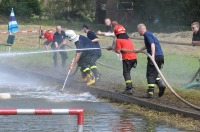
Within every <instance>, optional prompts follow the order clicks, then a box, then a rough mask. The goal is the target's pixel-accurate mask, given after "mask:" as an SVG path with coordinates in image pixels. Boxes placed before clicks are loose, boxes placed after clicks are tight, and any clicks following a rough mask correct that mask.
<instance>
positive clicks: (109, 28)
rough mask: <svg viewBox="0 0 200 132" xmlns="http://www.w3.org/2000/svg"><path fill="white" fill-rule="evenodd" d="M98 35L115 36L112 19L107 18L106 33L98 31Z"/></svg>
mask: <svg viewBox="0 0 200 132" xmlns="http://www.w3.org/2000/svg"><path fill="white" fill-rule="evenodd" d="M97 34H98V35H104V36H114V33H113V25H112V21H111V19H110V18H105V31H104V32H102V31H100V30H99V31H97Z"/></svg>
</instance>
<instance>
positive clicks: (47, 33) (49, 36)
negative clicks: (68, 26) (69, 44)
mask: <svg viewBox="0 0 200 132" xmlns="http://www.w3.org/2000/svg"><path fill="white" fill-rule="evenodd" d="M41 32H42V35H41V36H40V37H39V38H40V39H46V41H45V42H44V47H45V48H46V49H47V50H48V48H49V47H48V46H49V45H51V44H52V42H53V35H54V34H53V32H52V30H41Z"/></svg>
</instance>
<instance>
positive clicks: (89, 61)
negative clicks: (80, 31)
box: [65, 30, 96, 86]
mask: <svg viewBox="0 0 200 132" xmlns="http://www.w3.org/2000/svg"><path fill="white" fill-rule="evenodd" d="M65 34H66V36H67V39H68V40H69V41H71V42H72V43H74V44H75V46H76V48H77V49H86V48H95V44H94V43H93V42H92V41H91V40H90V39H88V38H87V37H85V36H82V35H76V33H75V32H74V31H73V30H66V31H65ZM95 51H96V50H77V51H76V54H75V59H74V63H73V64H72V65H71V67H70V70H72V69H73V68H74V66H75V65H76V64H78V67H80V71H81V73H82V78H83V81H85V82H86V84H87V86H90V85H92V84H94V83H95V82H96V79H95V76H94V74H93V72H92V70H91V69H90V67H91V66H95V63H96V59H93V57H96V53H95Z"/></svg>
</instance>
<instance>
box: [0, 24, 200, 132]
mask: <svg viewBox="0 0 200 132" xmlns="http://www.w3.org/2000/svg"><path fill="white" fill-rule="evenodd" d="M36 23H38V25H37V24H24V25H20V30H38V29H39V27H40V25H39V22H36ZM43 24H44V25H45V26H42V27H43V29H49V28H54V26H55V25H58V24H59V25H62V26H63V28H64V29H66V28H67V29H76V31H77V33H81V34H83V32H81V30H80V29H81V26H82V25H81V24H80V23H73V24H72V23H64V22H56V21H55V22H48V23H47V22H44V23H43ZM46 25H48V26H46ZM0 29H1V31H6V30H7V25H0ZM83 35H85V34H83ZM7 36H8V35H7V34H2V39H1V40H0V41H1V43H4V42H5V41H6V38H7ZM38 37H39V34H37V33H35V34H34V33H28V34H16V41H15V44H14V45H13V47H12V52H24V51H38V49H37V47H38V43H39V39H38ZM100 39H101V41H100V44H101V46H110V45H111V44H112V38H108V37H100ZM43 41H44V40H42V42H41V44H42V43H43ZM133 43H134V45H135V48H136V49H138V48H140V47H141V46H142V45H143V41H139V40H133ZM0 48H1V51H2V53H3V52H4V47H0ZM162 48H163V51H164V54H165V65H164V68H163V69H162V72H163V74H164V76H165V77H166V79H167V80H168V81H169V82H170V84H171V85H172V86H173V87H174V88H175V90H176V91H177V93H178V94H180V95H181V96H182V97H183V98H185V99H187V100H188V101H190V102H192V103H193V104H196V105H198V106H200V101H199V98H200V91H199V90H185V91H181V90H179V89H178V88H179V87H180V86H181V85H184V84H186V83H187V82H189V81H190V80H191V78H192V76H193V75H194V74H195V72H196V71H197V70H198V68H199V60H198V58H199V49H198V47H192V46H191V47H189V46H177V45H167V44H162ZM40 50H44V47H43V45H41V49H40ZM68 55H69V59H68V60H69V61H67V66H69V65H70V63H71V60H72V58H73V56H74V52H68ZM0 61H1V62H2V63H9V64H11V65H13V66H15V67H18V68H22V69H27V70H34V71H37V72H44V69H45V70H46V71H48V70H51V69H53V60H52V54H51V53H45V54H37V55H26V56H15V57H1V59H0ZM99 61H100V62H102V63H104V64H106V65H109V66H111V67H114V68H117V69H119V70H111V69H108V68H106V67H102V66H100V65H98V67H99V70H100V71H101V73H102V83H100V85H98V87H100V88H103V89H109V90H116V91H122V90H124V87H125V84H124V79H123V76H122V63H121V61H120V60H119V59H118V58H117V56H116V54H115V53H112V52H109V51H106V50H103V56H102V57H101V59H100V60H99ZM132 79H133V82H134V85H135V86H136V87H137V89H139V90H141V91H142V92H143V93H145V91H146V56H145V55H143V54H138V65H137V68H136V69H133V70H132ZM138 96H139V95H138ZM160 100H164V101H166V102H167V101H169V103H174V102H177V104H176V103H175V104H176V105H180V104H181V103H179V102H178V101H177V98H176V97H174V95H172V93H171V92H170V91H168V90H167V92H166V94H165V96H164V98H162V99H160ZM161 103H162V102H161ZM119 107H123V108H126V109H129V110H131V111H132V112H136V111H135V110H137V111H138V112H140V111H141V112H142V111H143V113H141V114H144V113H146V114H147V115H146V116H148V117H150V118H152V117H153V115H157V116H156V118H157V120H159V119H160V118H161V119H162V120H165V121H167V122H169V123H172V124H174V122H176V118H179V116H178V115H175V116H171V115H170V114H169V113H162V112H161V113H160V112H155V111H154V112H153V111H151V110H149V109H144V108H141V107H139V106H136V105H133V104H125V105H122V106H120V105H119ZM163 114H164V115H163ZM180 118H182V117H180ZM183 119H184V118H183ZM183 119H181V120H179V121H177V124H179V123H180V125H181V127H184V125H186V126H187V127H190V128H192V129H196V127H195V124H196V122H197V121H196V120H194V121H192V119H187V120H189V121H188V122H189V123H188V124H187V123H185V122H184V121H183Z"/></svg>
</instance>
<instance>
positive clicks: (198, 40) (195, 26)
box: [191, 22, 200, 46]
mask: <svg viewBox="0 0 200 132" xmlns="http://www.w3.org/2000/svg"><path fill="white" fill-rule="evenodd" d="M191 29H192V31H193V37H192V44H193V46H195V45H200V31H199V23H198V22H193V23H192V25H191Z"/></svg>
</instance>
